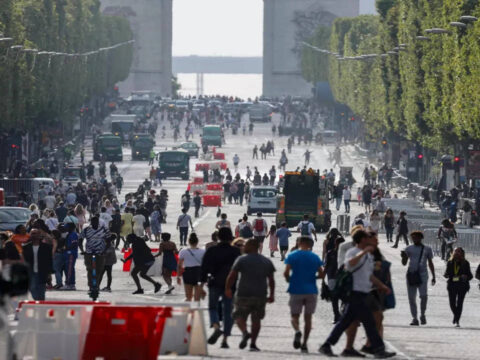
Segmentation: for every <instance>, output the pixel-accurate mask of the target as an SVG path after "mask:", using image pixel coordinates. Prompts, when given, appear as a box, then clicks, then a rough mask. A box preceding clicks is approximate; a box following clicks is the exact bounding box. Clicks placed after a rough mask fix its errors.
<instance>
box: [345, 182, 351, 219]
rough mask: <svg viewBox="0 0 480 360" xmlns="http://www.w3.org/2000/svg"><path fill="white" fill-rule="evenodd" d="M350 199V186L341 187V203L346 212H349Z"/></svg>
mask: <svg viewBox="0 0 480 360" xmlns="http://www.w3.org/2000/svg"><path fill="white" fill-rule="evenodd" d="M351 200H352V193H351V192H350V188H349V187H348V186H345V187H344V188H343V204H344V205H345V212H346V213H347V214H348V213H349V212H350V201H351Z"/></svg>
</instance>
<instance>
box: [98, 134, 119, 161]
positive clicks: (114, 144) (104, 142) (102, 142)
mask: <svg viewBox="0 0 480 360" xmlns="http://www.w3.org/2000/svg"><path fill="white" fill-rule="evenodd" d="M102 157H103V159H104V160H106V161H122V160H123V153H122V138H121V137H120V136H117V135H114V134H110V133H105V134H102V135H100V136H97V138H96V139H95V144H94V145H93V160H94V161H100V159H101V158H102Z"/></svg>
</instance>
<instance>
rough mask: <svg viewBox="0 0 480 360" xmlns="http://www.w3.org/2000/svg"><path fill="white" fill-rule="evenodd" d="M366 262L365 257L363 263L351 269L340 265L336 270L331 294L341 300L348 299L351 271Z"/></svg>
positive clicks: (351, 286)
mask: <svg viewBox="0 0 480 360" xmlns="http://www.w3.org/2000/svg"><path fill="white" fill-rule="evenodd" d="M366 262H367V259H366V258H365V260H364V261H363V263H362V264H361V265H360V266H358V267H357V268H356V269H355V270H353V271H348V270H346V269H345V266H343V265H342V267H341V268H340V269H339V270H338V272H337V276H336V277H335V287H334V288H333V290H332V295H333V296H334V297H336V298H338V299H340V300H342V301H343V302H348V301H349V299H350V296H351V295H352V291H353V273H355V272H357V271H358V270H360V269H361V268H362V267H363V265H365V263H366Z"/></svg>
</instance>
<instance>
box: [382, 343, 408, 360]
mask: <svg viewBox="0 0 480 360" xmlns="http://www.w3.org/2000/svg"><path fill="white" fill-rule="evenodd" d="M383 342H384V343H385V345H387V347H388V348H390V349H392V350H393V351H394V352H396V353H397V356H401V357H402V358H404V359H407V360H413V359H415V358H413V357H410V356H408V355H407V354H405V353H403V352H401V351H400V350H398V349H397V348H396V347H395V346H394V345H393V344H392V343H391V342H390V341H387V340H385V339H384V340H383Z"/></svg>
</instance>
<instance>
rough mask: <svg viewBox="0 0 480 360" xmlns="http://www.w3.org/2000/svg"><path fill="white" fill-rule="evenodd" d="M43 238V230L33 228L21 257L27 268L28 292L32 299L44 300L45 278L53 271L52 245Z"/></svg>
mask: <svg viewBox="0 0 480 360" xmlns="http://www.w3.org/2000/svg"><path fill="white" fill-rule="evenodd" d="M43 240H44V234H43V232H42V231H41V230H39V229H33V230H32V231H30V241H29V242H28V243H27V244H25V245H24V247H23V258H24V260H25V262H26V264H27V265H28V270H29V278H30V281H29V284H30V294H31V295H32V298H33V299H34V300H45V291H46V283H47V278H48V277H49V276H50V275H51V274H52V273H53V258H52V246H51V245H50V244H46V243H45V242H44V241H43Z"/></svg>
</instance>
